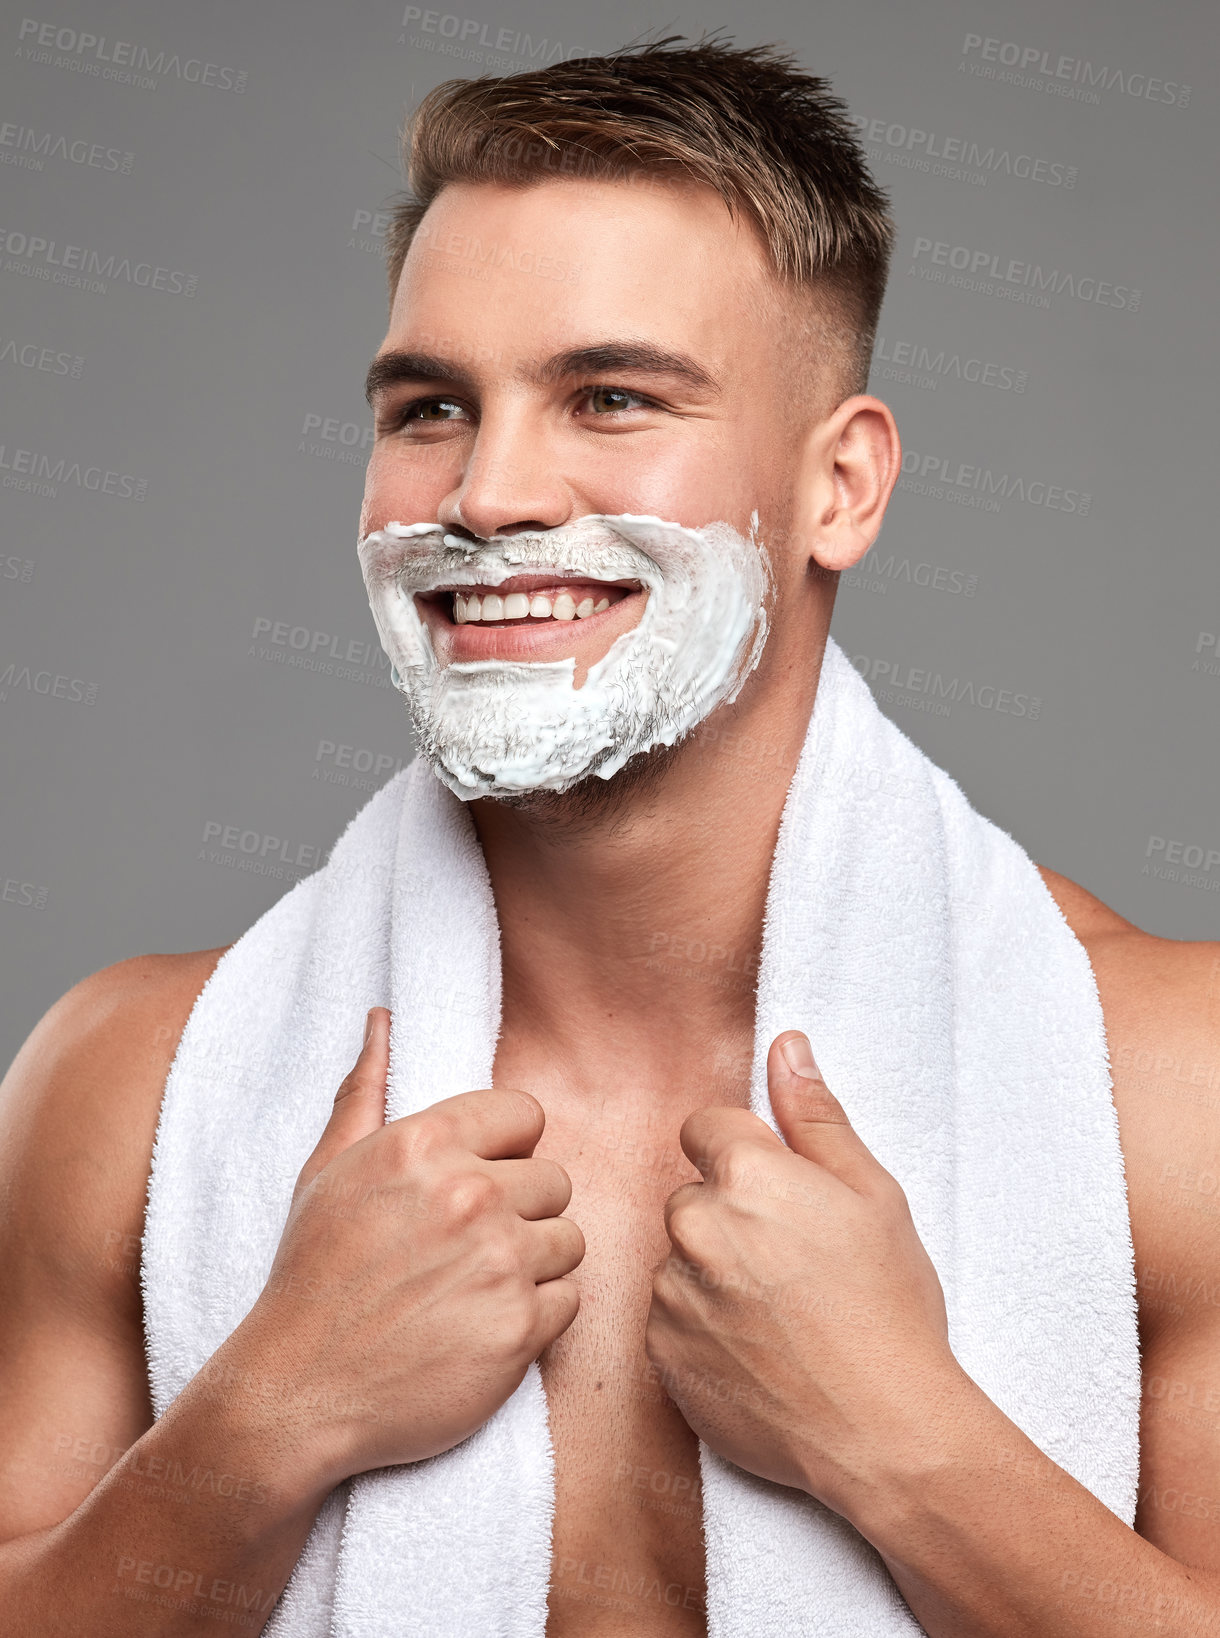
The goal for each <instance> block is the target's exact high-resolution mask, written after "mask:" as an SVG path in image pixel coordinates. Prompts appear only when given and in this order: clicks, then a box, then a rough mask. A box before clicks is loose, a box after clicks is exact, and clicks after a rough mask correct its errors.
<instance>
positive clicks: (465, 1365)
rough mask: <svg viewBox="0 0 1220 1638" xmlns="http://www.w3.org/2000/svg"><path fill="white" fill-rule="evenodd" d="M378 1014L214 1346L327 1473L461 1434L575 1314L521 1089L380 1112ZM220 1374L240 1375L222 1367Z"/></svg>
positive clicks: (560, 1202) (532, 1102) (373, 1464)
mask: <svg viewBox="0 0 1220 1638" xmlns="http://www.w3.org/2000/svg"><path fill="white" fill-rule="evenodd" d="M389 1034H390V1014H389V1012H388V1011H387V1010H386V1008H384V1007H375V1008H373V1009H372V1012H371V1013H370V1027H369V1031H368V1033H367V1035H366V1039H365V1044H364V1048H363V1050H362V1051H361V1053H360V1056H359V1058H358V1060H357V1062H356V1065H355V1067H354V1069H353V1070H352V1072H351V1074H350V1075H348V1076H347V1077H346V1079H345V1080H344V1082H343V1084H342V1085H341V1086H340V1088H339V1092H338V1096H337V1097H336V1099H335V1106H334V1112H333V1114H332V1115H331V1117H330V1121H329V1123H328V1124H327V1127H326V1130H325V1131H324V1132H323V1134H322V1136H321V1138H320V1140H319V1142H318V1145H317V1147H316V1149H315V1150H314V1152H313V1154H312V1155H311V1156H310V1158H309V1159H308V1161H306V1163H305V1165H304V1167H303V1168H302V1170H301V1174H300V1177H299V1179H298V1181H297V1185H296V1189H295V1191H294V1194H293V1200H292V1207H291V1209H290V1211H289V1214H288V1220H287V1222H286V1224H285V1226H284V1232H283V1235H282V1237H281V1239H280V1245H279V1249H278V1251H277V1253H276V1257H275V1261H274V1263H273V1265H272V1268H271V1274H270V1277H269V1279H268V1281H267V1284H266V1287H265V1288H264V1290H263V1292H262V1294H261V1295H260V1297H259V1299H258V1301H257V1302H256V1303H255V1305H254V1307H253V1309H252V1310H251V1311H250V1313H249V1315H247V1317H246V1319H245V1320H244V1321H243V1322H242V1324H241V1325H240V1326H239V1327H238V1329H237V1331H236V1332H234V1334H233V1336H232V1337H230V1338H229V1341H228V1343H226V1344H225V1347H224V1348H223V1349H222V1350H221V1351H220V1352H221V1353H222V1354H224V1355H225V1356H226V1357H225V1359H224V1365H225V1367H226V1373H225V1374H226V1375H227V1376H229V1377H230V1379H231V1380H235V1381H237V1382H243V1381H244V1382H247V1383H249V1382H252V1381H253V1382H268V1381H274V1382H275V1383H278V1384H279V1385H281V1387H282V1388H283V1397H284V1399H285V1402H286V1404H291V1405H294V1406H298V1407H302V1410H301V1411H298V1412H296V1413H295V1414H294V1415H293V1418H292V1427H291V1432H292V1433H293V1435H294V1436H296V1437H304V1438H305V1439H307V1440H308V1441H309V1444H310V1446H311V1453H312V1454H313V1456H314V1459H315V1461H316V1463H317V1464H318V1465H319V1466H320V1467H321V1468H323V1469H324V1470H325V1472H326V1473H327V1475H328V1476H329V1477H330V1479H331V1482H332V1483H338V1482H339V1481H340V1480H341V1479H343V1478H346V1477H348V1476H349V1475H351V1474H353V1473H362V1472H367V1471H368V1470H370V1469H372V1468H377V1467H388V1466H391V1465H394V1464H397V1463H400V1462H414V1461H418V1460H419V1459H420V1458H422V1457H425V1456H435V1455H437V1454H439V1453H440V1452H441V1451H445V1450H449V1449H450V1448H451V1447H452V1446H453V1445H456V1444H458V1443H460V1441H461V1440H463V1439H465V1438H467V1437H468V1436H469V1435H470V1434H471V1433H473V1432H474V1431H475V1430H476V1429H477V1428H479V1427H481V1426H482V1424H483V1423H484V1422H485V1421H487V1419H488V1417H489V1416H491V1415H492V1413H493V1412H494V1411H496V1410H497V1409H498V1408H499V1406H500V1405H502V1404H503V1403H504V1401H505V1400H506V1399H508V1398H509V1396H510V1395H511V1394H512V1393H513V1392H514V1391H515V1389H516V1388H517V1387H518V1386H519V1385H520V1383H521V1381H522V1379H523V1377H524V1376H525V1373H526V1370H527V1369H528V1367H529V1364H530V1361H531V1360H533V1359H536V1358H537V1357H538V1354H539V1353H540V1352H541V1351H542V1349H543V1348H544V1347H546V1345H547V1344H548V1343H549V1342H551V1341H552V1340H553V1339H554V1338H555V1337H557V1336H558V1335H559V1334H560V1332H562V1331H564V1330H566V1328H567V1327H568V1326H569V1325H570V1324H571V1323H572V1320H573V1319H574V1318H575V1316H576V1311H577V1308H578V1306H579V1300H580V1299H579V1291H578V1288H577V1286H576V1285H575V1283H574V1282H573V1281H571V1280H568V1279H565V1278H564V1276H565V1275H567V1274H570V1273H571V1272H572V1270H573V1269H574V1268H575V1267H576V1266H577V1264H578V1263H579V1262H580V1261H581V1259H582V1257H583V1256H584V1252H585V1242H584V1236H583V1235H582V1234H581V1232H580V1230H579V1229H578V1228H577V1226H576V1224H575V1223H573V1222H571V1221H570V1220H569V1219H568V1218H566V1217H562V1216H561V1215H560V1213H562V1212H563V1211H564V1210H565V1209H566V1207H567V1205H568V1202H569V1201H570V1199H571V1196H572V1185H571V1180H570V1179H569V1177H568V1174H567V1173H566V1172H565V1171H564V1169H563V1167H562V1166H560V1165H558V1164H556V1162H555V1161H552V1160H542V1159H534V1158H532V1157H533V1152H534V1147H535V1145H536V1144H537V1142H538V1139H539V1138H540V1137H541V1136H542V1129H543V1125H544V1122H545V1116H544V1114H543V1111H542V1106H541V1105H540V1104H539V1103H538V1101H537V1099H536V1098H533V1097H531V1096H530V1094H529V1093H527V1092H509V1091H491V1090H487V1091H480V1092H464V1093H461V1094H460V1095H459V1096H457V1097H453V1098H446V1099H444V1100H443V1101H442V1102H440V1103H435V1104H433V1105H432V1106H431V1108H429V1109H425V1110H423V1111H422V1112H421V1113H419V1114H417V1115H409V1116H407V1117H405V1118H403V1119H401V1120H394V1121H391V1122H389V1124H388V1125H387V1124H385V1085H386V1074H387V1070H388V1066H389ZM232 1373H237V1374H236V1375H235V1376H234V1375H233V1374H232Z"/></svg>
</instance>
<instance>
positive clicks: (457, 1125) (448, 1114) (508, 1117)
mask: <svg viewBox="0 0 1220 1638" xmlns="http://www.w3.org/2000/svg"><path fill="white" fill-rule="evenodd" d="M403 1118H404V1120H405V1121H422V1122H426V1123H428V1124H429V1125H432V1126H437V1127H439V1128H440V1129H441V1130H442V1131H443V1132H444V1134H445V1136H446V1138H447V1139H448V1140H449V1141H450V1142H452V1143H453V1145H454V1146H455V1147H456V1148H459V1149H467V1150H469V1151H470V1153H471V1154H476V1155H481V1156H482V1157H483V1159H484V1160H528V1159H529V1157H530V1156H531V1155H532V1154H533V1152H534V1145H535V1144H536V1143H537V1142H538V1139H539V1138H540V1137H541V1136H542V1129H543V1127H544V1126H545V1125H546V1114H545V1112H544V1111H543V1108H542V1105H541V1104H540V1103H539V1102H538V1099H537V1098H535V1097H532V1096H531V1095H530V1093H528V1092H517V1091H507V1090H503V1089H500V1088H495V1089H492V1088H491V1087H485V1088H484V1089H483V1090H482V1091H479V1092H459V1093H458V1094H457V1095H456V1096H455V1097H452V1098H442V1099H441V1100H440V1102H439V1103H434V1104H430V1105H429V1107H428V1108H427V1109H422V1110H421V1111H420V1112H419V1114H417V1115H406V1116H404V1117H403Z"/></svg>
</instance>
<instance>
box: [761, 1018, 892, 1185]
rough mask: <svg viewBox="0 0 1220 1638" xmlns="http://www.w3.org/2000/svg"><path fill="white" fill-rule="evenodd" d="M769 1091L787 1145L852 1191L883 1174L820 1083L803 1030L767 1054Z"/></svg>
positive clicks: (785, 1037)
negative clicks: (838, 1179) (824, 1169)
mask: <svg viewBox="0 0 1220 1638" xmlns="http://www.w3.org/2000/svg"><path fill="white" fill-rule="evenodd" d="M767 1089H768V1091H769V1092H770V1094H771V1108H772V1110H773V1111H774V1114H775V1122H776V1125H777V1126H778V1127H779V1129H780V1132H781V1133H782V1134H783V1138H784V1142H785V1143H786V1144H787V1145H788V1147H789V1148H790V1149H793V1150H795V1152H796V1153H797V1154H798V1155H803V1156H804V1157H805V1159H806V1160H813V1161H816V1162H817V1164H818V1165H819V1166H825V1168H826V1170H827V1171H828V1172H833V1174H834V1175H835V1176H836V1177H837V1178H840V1179H841V1180H842V1181H843V1182H844V1183H847V1184H848V1185H849V1186H850V1187H852V1188H853V1189H863V1188H864V1187H866V1185H867V1184H868V1183H869V1182H870V1181H875V1180H876V1177H877V1174H878V1173H879V1172H880V1171H881V1170H882V1167H881V1163H880V1161H878V1160H877V1159H875V1158H874V1156H873V1154H872V1152H871V1150H870V1149H868V1147H867V1146H866V1145H865V1142H864V1139H863V1138H862V1137H860V1135H859V1133H858V1132H857V1131H856V1130H855V1128H854V1127H853V1126H852V1124H851V1122H850V1121H849V1120H848V1118H847V1114H846V1112H845V1110H844V1108H843V1105H842V1104H841V1103H840V1102H839V1100H838V1098H836V1097H835V1095H834V1093H833V1092H832V1091H831V1090H830V1088H829V1087H828V1086H827V1085H826V1082H825V1081H824V1080H823V1079H822V1072H821V1070H820V1069H819V1068H818V1066H817V1064H816V1063H815V1061H814V1057H813V1048H812V1047H811V1046H810V1045H809V1038H808V1036H806V1035H802V1034H801V1032H800V1030H795V1029H792V1030H786V1031H785V1032H784V1033H783V1034H782V1035H777V1036H776V1037H775V1039H774V1041H772V1043H771V1050H770V1052H769V1053H768V1054H767Z"/></svg>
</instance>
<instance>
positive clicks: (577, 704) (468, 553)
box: [357, 512, 774, 801]
mask: <svg viewBox="0 0 1220 1638" xmlns="http://www.w3.org/2000/svg"><path fill="white" fill-rule="evenodd" d="M750 523H751V529H750V539H749V540H745V539H743V538H742V536H741V535H740V534H738V533H737V531H736V530H735V529H733V528H731V527H730V525H729V524H727V523H711V524H708V525H706V526H705V527H704V528H701V529H687V528H685V527H684V526H683V525H682V524H679V523H667V522H665V521H663V520H662V519H661V518H655V517H641V516H636V515H635V514H633V513H629V512H627V513H622V514H620V515H618V516H615V517H609V516H606V515H604V514H601V513H591V514H589V515H588V516H586V517H582V518H578V519H576V520H575V522H573V523H571V524H567V525H564V526H562V527H560V528H557V529H548V530H544V531H534V532H532V533H522V534H515V535H503V536H501V535H493V536H490V537H489V538H487V539H486V540H474V541H469V540H463V539H462V538H461V537H460V536H457V535H452V534H449V533H448V532H447V531H446V530H445V529H444V528H443V527H442V526H441V525H440V524H437V523H408V524H402V523H387V524H386V526H385V528H384V529H378V530H375V531H374V532H373V533H371V534H369V535H366V536H365V538H364V539H363V540H361V541H360V542H359V545H358V547H357V551H358V554H359V558H360V566H361V569H362V571H363V574H364V582H365V586H366V588H367V590H368V594H369V606H370V607H371V608H372V611H373V619H374V620H375V621H376V624H377V630H378V632H379V634H380V636H381V643H382V647H383V648H384V649H385V651H386V653H387V654H388V655H389V658H390V661H391V664H392V671H391V677H392V680H393V682H394V685H395V687H396V688H398V689H400V690H401V691H402V693H403V694H404V695H405V696H406V700H407V704H408V707H409V709H410V713H411V719H412V723H413V726H414V729H415V735H416V739H417V741H418V744H419V749H420V751H421V753H422V754H423V755H424V756H425V757H426V758H427V759H428V761H429V762H430V763H431V764H432V766H433V768H434V769H435V771H436V773H437V774H438V776H439V777H440V778H441V779H442V780H443V781H444V782H445V784H446V785H448V786H449V788H450V790H452V791H454V792H455V793H456V794H457V795H458V796H460V797H461V798H462V799H463V800H464V801H470V800H472V799H474V798H475V797H480V796H507V795H510V794H516V793H518V792H521V791H530V790H552V791H563V790H567V789H568V787H569V786H571V785H574V784H575V783H576V782H577V781H578V780H581V779H585V778H587V777H588V776H589V775H590V774H597V775H598V777H599V778H601V779H610V778H612V777H613V776H614V774H616V773H617V772H618V771H619V769H620V768H621V767H622V766H623V764H624V763H625V762H626V761H627V760H628V759H629V758H630V757H633V756H636V755H637V754H638V753H640V752H642V751H648V750H651V749H652V747H653V746H655V745H672V744H674V743H675V741H677V740H678V739H680V738H681V737H682V736H683V735H685V734H687V733H689V731H690V730H691V729H692V728H693V727H695V725H696V724H697V723H699V722H701V721H702V720H703V719H704V717H706V716H707V715H708V714H709V713H710V712H712V711H714V710H715V709H716V707H717V706H718V705H721V704H723V703H726V702H727V701H730V700H733V699H735V698H736V696H737V693H738V691H739V690H740V688H741V686H742V684H743V683H744V682H745V679H746V678H747V676H749V674H750V672H751V671H752V670H753V669H754V667H755V666H756V665H757V664H758V661H759V659H760V657H761V655H762V650H763V644H764V643H765V641H766V638H767V631H768V608H769V606H770V604H771V602H772V600H773V595H774V579H773V576H772V573H771V567H770V564H769V562H768V560H767V556H766V552H765V549H764V548H763V546H762V545H761V543H760V542H759V541H758V539H757V532H758V514H757V512H756V513H754V515H753V517H752V518H751V520H750ZM532 573H546V574H551V573H554V574H556V575H566V576H572V577H575V576H583V577H587V578H588V579H591V580H606V581H615V580H619V581H621V580H628V579H630V580H636V581H639V583H640V584H641V585H642V586H643V587H644V589H645V591H646V592H647V598H646V600H645V603H644V609H643V612H642V614H641V616H640V619H639V621H638V622H637V623H636V625H635V626H633V627H632V629H631V630H630V631H625V632H621V633H620V634H619V635H618V637H616V638H615V640H614V643H613V644H612V645H611V647H610V649H609V651H608V652H607V653H606V654H605V655H604V656H603V658H602V659H600V660H598V661H597V662H596V663H595V664H593V665H591V666H590V667H589V669H588V674H587V676H586V678H585V681H584V683H583V684H582V686H581V687H580V688H577V687H576V686H575V672H576V660H575V658H574V657H569V658H567V659H562V660H499V659H487V660H457V661H453V662H452V663H451V664H449V665H441V664H440V663H438V660H437V656H436V654H435V652H434V650H433V647H432V640H431V636H430V633H429V631H428V627H427V625H426V624H425V622H424V620H423V619H422V618H421V616H420V613H419V610H418V609H417V607H416V604H415V596H416V594H417V593H421V592H429V591H434V590H435V589H436V588H437V587H438V586H452V585H465V584H469V585H472V586H473V585H489V586H496V585H500V584H501V583H502V582H503V581H505V580H507V579H509V578H510V576H512V575H514V574H532ZM577 626H578V623H577V622H576V621H573V622H572V629H573V631H575V630H576V629H577Z"/></svg>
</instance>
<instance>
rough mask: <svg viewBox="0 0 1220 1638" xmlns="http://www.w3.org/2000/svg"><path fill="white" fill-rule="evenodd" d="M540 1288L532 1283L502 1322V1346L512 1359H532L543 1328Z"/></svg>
mask: <svg viewBox="0 0 1220 1638" xmlns="http://www.w3.org/2000/svg"><path fill="white" fill-rule="evenodd" d="M541 1319H542V1315H541V1304H540V1302H539V1300H538V1289H537V1287H536V1286H533V1285H531V1286H530V1288H529V1291H528V1292H527V1293H525V1294H524V1295H523V1296H522V1298H521V1300H520V1301H519V1302H515V1303H513V1304H511V1305H510V1307H509V1308H507V1309H506V1310H505V1313H504V1316H503V1319H502V1320H501V1324H500V1346H501V1348H502V1349H503V1350H504V1352H505V1354H506V1355H507V1356H508V1357H509V1358H510V1359H515V1360H524V1359H532V1358H533V1357H534V1353H535V1351H536V1350H535V1342H536V1339H537V1337H538V1333H539V1330H540V1328H541Z"/></svg>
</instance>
